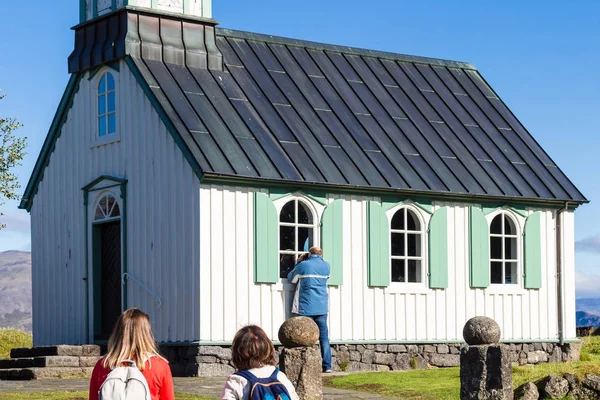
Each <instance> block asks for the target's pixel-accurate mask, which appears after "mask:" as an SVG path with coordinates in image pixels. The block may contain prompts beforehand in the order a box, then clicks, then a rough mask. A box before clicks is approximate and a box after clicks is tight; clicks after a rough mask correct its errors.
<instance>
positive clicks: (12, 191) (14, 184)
mask: <svg viewBox="0 0 600 400" xmlns="http://www.w3.org/2000/svg"><path fill="white" fill-rule="evenodd" d="M4 96H5V95H2V94H0V100H2V99H3V98H4ZM21 126H22V125H21V124H20V123H19V122H18V121H17V119H16V118H3V117H0V206H2V205H3V204H4V202H5V201H6V200H17V199H18V198H19V195H18V193H17V189H19V188H20V187H21V185H19V181H18V180H17V175H15V174H14V173H13V172H11V170H12V169H13V168H14V167H16V166H17V165H21V160H22V159H23V157H24V156H25V154H26V153H25V146H27V138H25V137H17V136H15V134H14V133H13V132H14V131H15V130H16V129H18V128H19V127H21ZM2 215H4V214H2V212H0V216H2ZM4 227H5V225H2V224H1V223H0V229H2V228H4Z"/></svg>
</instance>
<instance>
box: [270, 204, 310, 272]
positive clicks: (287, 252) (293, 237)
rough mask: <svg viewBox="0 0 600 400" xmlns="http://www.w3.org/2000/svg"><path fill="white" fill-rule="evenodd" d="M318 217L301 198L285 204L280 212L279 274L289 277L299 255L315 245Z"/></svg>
mask: <svg viewBox="0 0 600 400" xmlns="http://www.w3.org/2000/svg"><path fill="white" fill-rule="evenodd" d="M316 227H317V223H316V218H315V215H314V214H313V211H312V208H311V207H310V206H309V205H308V204H307V203H306V202H304V201H303V200H301V199H299V198H295V199H292V200H290V201H288V202H287V203H285V204H284V206H283V207H282V208H281V212H280V213H279V260H280V261H279V276H280V277H281V278H287V275H288V273H289V272H290V271H291V270H292V269H293V268H294V266H295V265H296V261H297V260H298V256H299V255H301V254H303V253H305V252H306V251H308V249H309V248H310V247H312V246H313V245H314V238H315V232H316Z"/></svg>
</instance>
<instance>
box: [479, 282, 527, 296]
mask: <svg viewBox="0 0 600 400" xmlns="http://www.w3.org/2000/svg"><path fill="white" fill-rule="evenodd" d="M485 293H486V294H525V293H527V289H525V288H523V287H522V286H521V285H520V284H515V285H511V284H502V283H491V284H490V286H488V287H487V288H486V289H485Z"/></svg>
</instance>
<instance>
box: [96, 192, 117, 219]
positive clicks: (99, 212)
mask: <svg viewBox="0 0 600 400" xmlns="http://www.w3.org/2000/svg"><path fill="white" fill-rule="evenodd" d="M120 216H121V210H120V209H119V203H118V202H117V199H116V198H115V197H114V196H113V195H111V194H106V195H104V196H102V197H101V198H100V201H99V202H98V205H97V206H96V210H95V211H94V221H95V222H97V221H103V220H110V219H113V218H119V217H120Z"/></svg>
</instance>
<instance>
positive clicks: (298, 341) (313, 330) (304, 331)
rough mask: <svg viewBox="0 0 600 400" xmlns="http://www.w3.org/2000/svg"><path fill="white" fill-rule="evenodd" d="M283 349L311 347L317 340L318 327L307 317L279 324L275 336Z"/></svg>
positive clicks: (294, 318) (295, 318)
mask: <svg viewBox="0 0 600 400" xmlns="http://www.w3.org/2000/svg"><path fill="white" fill-rule="evenodd" d="M277 336H278V337H279V341H280V342H281V344H282V345H284V346H285V347H287V348H289V349H292V348H295V347H312V346H314V345H315V343H316V342H317V341H318V340H319V327H318V326H317V324H316V323H315V321H313V320H312V318H308V317H293V318H290V319H288V320H287V321H285V322H284V323H283V324H281V327H280V328H279V333H278V334H277Z"/></svg>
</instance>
